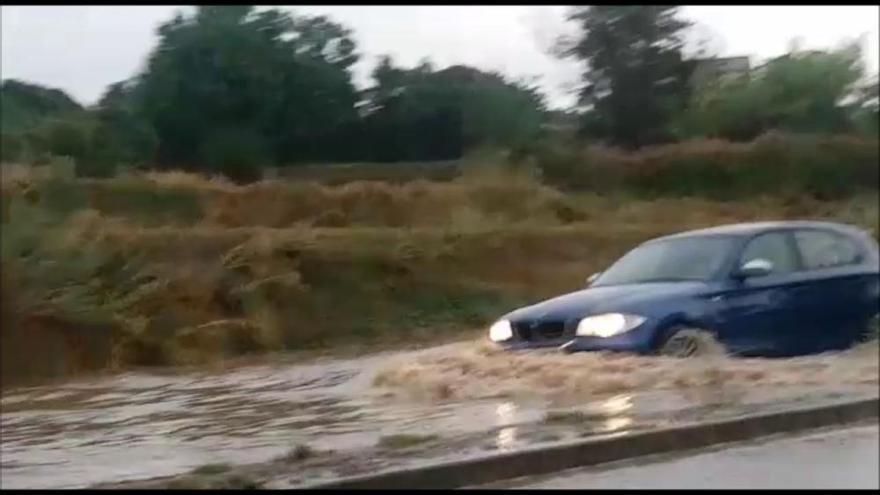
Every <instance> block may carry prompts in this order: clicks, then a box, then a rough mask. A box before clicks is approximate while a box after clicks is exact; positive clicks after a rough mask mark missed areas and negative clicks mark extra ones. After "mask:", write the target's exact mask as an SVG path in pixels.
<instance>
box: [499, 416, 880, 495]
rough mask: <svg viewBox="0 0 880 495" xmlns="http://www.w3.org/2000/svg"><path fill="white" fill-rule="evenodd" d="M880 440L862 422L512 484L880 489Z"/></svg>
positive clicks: (687, 487)
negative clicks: (671, 457)
mask: <svg viewBox="0 0 880 495" xmlns="http://www.w3.org/2000/svg"><path fill="white" fill-rule="evenodd" d="M878 440H880V439H878V427H877V425H876V424H875V425H860V426H855V427H850V428H847V429H843V430H831V431H828V430H826V431H822V432H813V433H809V434H806V435H801V436H797V437H790V438H781V439H773V440H769V441H764V442H756V443H751V444H744V445H740V446H736V447H732V448H728V449H724V450H718V451H710V452H704V453H700V454H697V455H693V456H689V457H683V458H676V459H671V460H652V461H651V463H650V464H646V463H644V462H645V461H641V463H642V465H628V466H621V467H615V468H611V469H608V468H606V469H597V468H583V469H574V470H569V471H566V472H564V473H562V474H556V475H551V476H543V477H533V478H530V479H523V480H520V483H519V484H516V485H515V486H509V485H508V486H507V487H508V488H550V489H560V488H561V489H573V488H574V489H577V488H645V489H647V488H654V489H658V488H659V489H664V488H666V489H670V488H673V489H674V488H679V489H693V488H707V489H711V488H747V489H755V488H769V489H792V488H794V489H808V488H809V489H816V488H849V489H877V488H878V485H880V481H878V448H880V447H878ZM636 462H639V461H636Z"/></svg>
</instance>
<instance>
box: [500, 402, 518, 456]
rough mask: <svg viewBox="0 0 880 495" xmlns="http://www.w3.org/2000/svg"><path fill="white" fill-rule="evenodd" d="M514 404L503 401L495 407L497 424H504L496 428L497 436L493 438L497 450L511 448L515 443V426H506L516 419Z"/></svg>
mask: <svg viewBox="0 0 880 495" xmlns="http://www.w3.org/2000/svg"><path fill="white" fill-rule="evenodd" d="M516 410H517V407H516V404H514V403H513V402H503V403H501V404H498V407H496V408H495V414H496V416H497V426H505V428H501V429H500V430H498V436H497V437H496V439H495V447H497V448H498V450H502V451H509V450H512V449H513V448H514V446H515V444H516V437H517V429H516V426H507V425H510V424H513V423H514V422H515V421H516Z"/></svg>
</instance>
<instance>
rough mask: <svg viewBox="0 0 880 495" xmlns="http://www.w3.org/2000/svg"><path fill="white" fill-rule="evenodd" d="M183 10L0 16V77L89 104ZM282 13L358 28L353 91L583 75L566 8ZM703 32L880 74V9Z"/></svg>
mask: <svg viewBox="0 0 880 495" xmlns="http://www.w3.org/2000/svg"><path fill="white" fill-rule="evenodd" d="M181 8H183V7H176V6H169V5H149V6H81V5H72V6H3V7H0V75H2V78H3V79H7V78H14V79H22V80H26V81H31V82H35V83H39V84H43V85H46V86H51V87H56V88H60V89H63V90H65V91H67V92H68V93H69V94H70V95H71V96H73V97H74V98H75V99H77V100H78V101H80V102H81V103H84V104H92V103H94V102H96V101H97V99H98V98H99V97H100V95H101V94H102V93H103V91H104V89H105V88H106V87H107V85H109V84H111V83H114V82H117V81H120V80H123V79H126V78H128V77H131V76H132V75H134V74H136V73H137V72H138V71H139V70H140V69H141V67H142V64H143V63H144V61H145V59H146V56H147V54H148V53H149V52H150V50H151V49H152V48H153V47H154V46H155V45H156V42H157V38H156V33H155V31H156V28H157V27H158V25H159V24H160V23H162V22H164V21H166V20H168V19H169V18H171V16H172V15H173V14H174V12H175V11H177V10H180V9H181ZM281 8H284V9H287V10H291V11H293V12H294V13H298V14H306V15H318V14H321V15H329V16H330V17H332V18H333V19H334V20H335V21H337V22H341V23H342V24H344V25H346V26H348V27H349V28H351V29H352V30H353V32H354V38H355V40H356V42H357V44H358V51H359V52H360V53H361V55H362V57H361V60H360V62H359V63H358V64H357V65H356V66H355V68H354V80H355V83H356V84H357V85H358V86H360V87H364V86H366V85H367V84H369V73H370V70H371V69H372V67H373V66H374V65H375V63H376V61H377V60H378V57H379V56H380V55H383V54H389V55H392V56H393V57H394V60H395V62H396V63H397V64H400V65H404V66H414V65H416V64H417V63H418V62H419V61H420V60H421V59H423V58H425V57H429V58H430V59H431V61H432V62H433V63H434V66H435V67H436V68H442V67H445V66H448V65H452V64H467V65H471V66H474V67H477V68H480V69H483V70H497V71H500V72H502V73H504V74H506V75H509V76H511V77H515V78H523V79H534V80H537V81H538V83H539V84H540V85H541V86H542V88H543V90H544V93H545V94H546V95H547V96H548V102H549V103H550V104H551V105H552V106H554V107H564V106H568V105H570V104H572V103H573V102H574V96H573V89H574V88H575V87H576V86H577V83H578V78H579V74H580V72H581V68H580V67H579V66H578V64H577V63H576V62H575V61H570V60H569V61H566V60H559V59H556V58H554V57H553V56H552V55H550V54H549V49H550V47H551V46H552V44H553V42H554V40H555V39H556V37H557V36H558V35H560V34H565V33H571V32H572V29H573V26H571V25H570V23H568V22H566V21H565V14H566V11H567V7H564V6H523V5H517V6H328V5H323V6H297V7H286V6H282V7H281ZM682 15H683V16H684V17H686V18H688V19H689V20H691V21H694V22H695V23H696V26H695V29H694V30H693V31H692V33H693V34H692V41H693V42H694V43H695V42H696V41H699V40H703V41H705V42H707V43H708V44H707V46H708V48H709V49H710V50H711V51H712V52H713V53H714V54H716V55H718V56H735V55H748V56H750V57H752V64H756V63H760V61H761V60H764V59H767V58H769V57H774V56H777V55H780V54H782V53H784V52H786V51H787V50H788V48H789V46H790V43H791V41H792V40H794V39H797V40H798V43H799V45H800V47H801V48H804V49H827V48H833V47H836V46H838V45H839V44H840V43H841V42H844V41H846V40H854V39H857V38H859V37H860V36H863V38H862V43H863V47H864V49H865V63H866V67H867V70H868V72H869V73H871V74H876V73H877V69H878V44H880V41H878V30H880V28H878V24H880V7H878V6H876V5H873V6H870V5H869V6H685V7H683V8H682Z"/></svg>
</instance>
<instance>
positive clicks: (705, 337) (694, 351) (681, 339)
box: [658, 327, 724, 358]
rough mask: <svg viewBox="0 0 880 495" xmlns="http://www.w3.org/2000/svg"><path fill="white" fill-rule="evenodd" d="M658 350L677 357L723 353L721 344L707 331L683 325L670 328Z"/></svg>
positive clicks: (663, 353) (665, 354)
mask: <svg viewBox="0 0 880 495" xmlns="http://www.w3.org/2000/svg"><path fill="white" fill-rule="evenodd" d="M658 350H659V353H660V355H662V356H669V357H678V358H686V357H700V356H710V355H721V354H724V350H723V348H722V346H721V344H719V343H718V341H717V340H716V339H715V337H714V336H712V334H711V333H710V332H709V331H707V330H703V329H700V328H685V327H681V328H676V329H674V330H672V331H671V332H670V333H669V336H667V337H666V340H664V341H663V343H662V344H660V348H659V349H658Z"/></svg>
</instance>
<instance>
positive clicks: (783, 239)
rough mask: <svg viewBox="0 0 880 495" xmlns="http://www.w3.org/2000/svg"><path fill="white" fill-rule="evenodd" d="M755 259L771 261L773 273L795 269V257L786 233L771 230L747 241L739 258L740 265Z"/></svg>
mask: <svg viewBox="0 0 880 495" xmlns="http://www.w3.org/2000/svg"><path fill="white" fill-rule="evenodd" d="M756 259H764V260H767V261H769V262H771V263H773V271H772V273H775V274H782V273H791V272H793V271H795V270H797V268H798V266H797V258H796V253H795V251H794V249H793V248H792V245H791V243H790V242H789V237H788V234H787V233H784V232H771V233H768V234H761V235H759V236H758V237H755V238H754V239H752V240H751V241H749V243H748V245H747V246H746V248H745V249H744V250H743V254H742V257H741V258H740V266H742V265H744V264H746V263H748V262H749V261H752V260H756Z"/></svg>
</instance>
